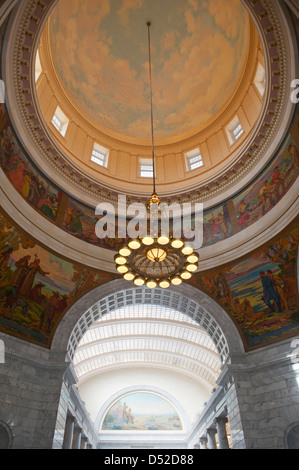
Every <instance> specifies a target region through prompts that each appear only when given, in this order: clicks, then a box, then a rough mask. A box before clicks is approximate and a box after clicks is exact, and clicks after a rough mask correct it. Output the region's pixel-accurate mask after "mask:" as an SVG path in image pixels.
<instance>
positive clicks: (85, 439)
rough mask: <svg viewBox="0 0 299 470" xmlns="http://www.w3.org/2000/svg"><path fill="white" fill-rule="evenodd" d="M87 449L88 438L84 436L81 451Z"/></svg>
mask: <svg viewBox="0 0 299 470" xmlns="http://www.w3.org/2000/svg"><path fill="white" fill-rule="evenodd" d="M86 448H87V437H85V436H82V439H81V449H86Z"/></svg>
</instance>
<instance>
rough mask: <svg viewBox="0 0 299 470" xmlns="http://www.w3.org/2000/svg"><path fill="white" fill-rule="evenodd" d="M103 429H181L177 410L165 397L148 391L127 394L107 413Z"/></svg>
mask: <svg viewBox="0 0 299 470" xmlns="http://www.w3.org/2000/svg"><path fill="white" fill-rule="evenodd" d="M101 430H102V431H181V430H182V423H181V420H180V417H179V415H178V413H177V411H176V410H175V409H174V407H173V406H172V405H171V404H170V403H169V402H168V401H166V400H165V399H164V398H162V397H160V396H158V395H156V394H153V393H147V392H137V393H132V394H129V395H126V396H125V397H123V398H121V399H120V400H118V401H117V402H116V403H115V404H114V405H113V406H112V407H111V408H110V410H109V411H108V413H107V414H106V416H105V418H104V421H103V424H102V429H101Z"/></svg>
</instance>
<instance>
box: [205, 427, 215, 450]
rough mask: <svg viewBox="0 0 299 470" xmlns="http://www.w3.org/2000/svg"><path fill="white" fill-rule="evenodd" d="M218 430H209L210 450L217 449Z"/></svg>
mask: <svg viewBox="0 0 299 470" xmlns="http://www.w3.org/2000/svg"><path fill="white" fill-rule="evenodd" d="M216 433H217V430H216V428H209V429H207V436H208V449H217V444H216V437H215V436H216Z"/></svg>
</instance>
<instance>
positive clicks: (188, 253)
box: [181, 246, 194, 256]
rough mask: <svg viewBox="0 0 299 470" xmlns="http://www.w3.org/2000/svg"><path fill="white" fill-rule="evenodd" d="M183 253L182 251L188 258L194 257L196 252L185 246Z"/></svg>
mask: <svg viewBox="0 0 299 470" xmlns="http://www.w3.org/2000/svg"><path fill="white" fill-rule="evenodd" d="M181 251H182V253H183V255H186V256H187V255H192V253H193V251H194V250H193V248H192V247H191V246H184V247H183V248H182V250H181Z"/></svg>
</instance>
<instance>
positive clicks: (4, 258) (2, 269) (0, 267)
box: [0, 248, 13, 281]
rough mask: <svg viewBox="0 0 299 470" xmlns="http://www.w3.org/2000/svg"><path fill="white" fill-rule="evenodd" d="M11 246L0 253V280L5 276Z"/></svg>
mask: <svg viewBox="0 0 299 470" xmlns="http://www.w3.org/2000/svg"><path fill="white" fill-rule="evenodd" d="M12 251H13V250H12V248H8V249H7V250H5V251H4V252H3V253H1V255H0V281H1V280H3V279H4V278H5V277H6V272H7V263H8V261H9V258H10V255H11V253H12Z"/></svg>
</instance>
